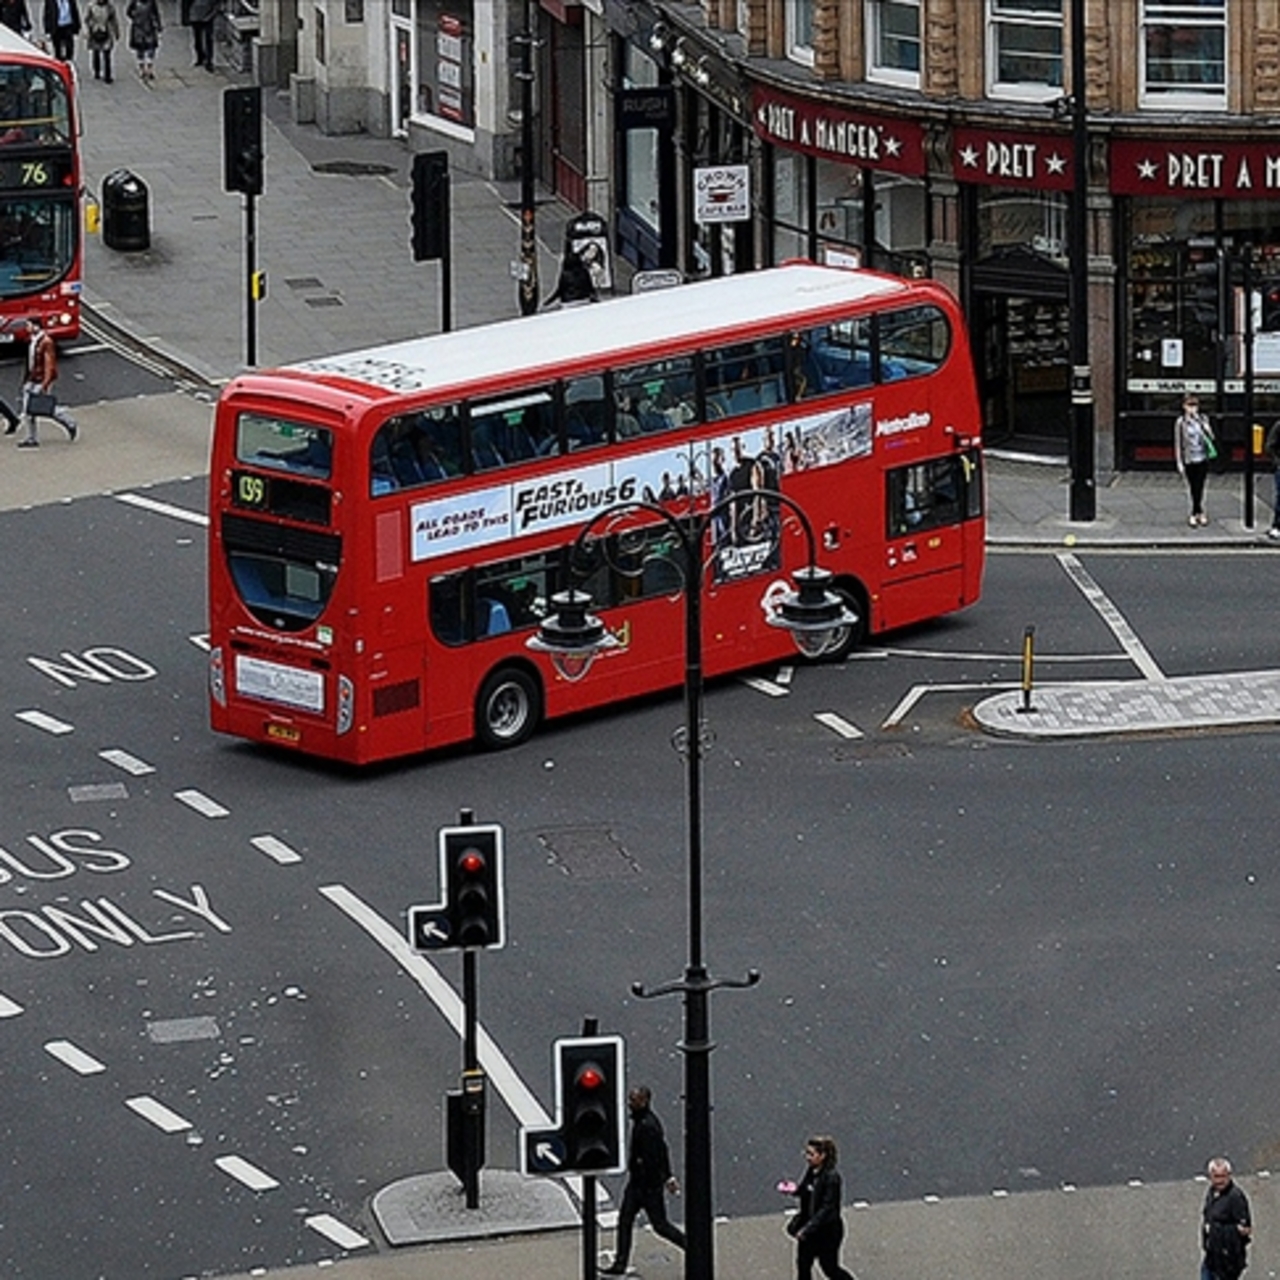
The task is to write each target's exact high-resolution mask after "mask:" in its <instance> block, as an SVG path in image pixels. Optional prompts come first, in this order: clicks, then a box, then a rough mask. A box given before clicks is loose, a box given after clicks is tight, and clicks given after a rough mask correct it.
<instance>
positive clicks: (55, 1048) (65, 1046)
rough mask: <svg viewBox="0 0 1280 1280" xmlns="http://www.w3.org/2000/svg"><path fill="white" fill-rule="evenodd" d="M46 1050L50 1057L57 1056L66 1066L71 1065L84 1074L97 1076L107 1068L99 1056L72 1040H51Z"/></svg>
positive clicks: (73, 1068) (72, 1068) (74, 1069)
mask: <svg viewBox="0 0 1280 1280" xmlns="http://www.w3.org/2000/svg"><path fill="white" fill-rule="evenodd" d="M44 1051H45V1053H47V1054H48V1055H49V1056H50V1057H52V1058H57V1060H58V1061H59V1062H61V1063H62V1065H63V1066H64V1067H70V1068H71V1070H72V1071H77V1072H79V1073H80V1075H82V1076H96V1075H97V1074H98V1072H100V1071H105V1070H106V1067H105V1066H103V1064H102V1063H101V1062H99V1061H98V1060H97V1058H95V1057H93V1055H92V1054H88V1053H85V1051H84V1050H83V1049H80V1048H77V1047H76V1046H75V1045H73V1044H72V1043H71V1041H70V1040H50V1041H49V1043H48V1044H46V1045H45V1047H44Z"/></svg>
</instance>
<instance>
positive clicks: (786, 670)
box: [773, 667, 796, 688]
mask: <svg viewBox="0 0 1280 1280" xmlns="http://www.w3.org/2000/svg"><path fill="white" fill-rule="evenodd" d="M795 673H796V669H795V667H779V668H778V674H777V675H776V676H774V677H773V678H774V679H775V680H776V681H777V682H778V683H779V684H780V685H782V686H783V687H784V688H785V687H786V686H787V685H789V684H790V683H791V677H792V676H793V675H795Z"/></svg>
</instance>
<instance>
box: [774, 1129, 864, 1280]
mask: <svg viewBox="0 0 1280 1280" xmlns="http://www.w3.org/2000/svg"><path fill="white" fill-rule="evenodd" d="M836 1160H837V1155H836V1144H835V1139H834V1138H828V1137H827V1136H826V1135H825V1134H824V1135H819V1136H817V1137H813V1138H810V1139H809V1141H808V1142H806V1143H805V1144H804V1162H805V1171H804V1177H803V1178H801V1179H800V1181H799V1182H798V1183H795V1182H780V1183H779V1184H778V1190H779V1191H781V1192H783V1193H784V1194H785V1195H793V1196H797V1197H798V1198H799V1200H800V1208H799V1210H798V1211H797V1212H796V1213H794V1214H792V1215H791V1217H790V1218H788V1219H787V1234H788V1235H789V1236H793V1237H794V1238H795V1242H796V1280H810V1278H811V1277H812V1275H813V1264H814V1263H815V1262H816V1263H817V1264H818V1266H819V1267H821V1268H822V1274H823V1275H825V1276H827V1277H828V1280H853V1276H851V1275H850V1274H849V1272H847V1271H846V1270H845V1269H844V1268H843V1267H842V1266H841V1265H840V1246H841V1244H842V1243H843V1242H844V1216H843V1212H842V1209H843V1204H842V1201H843V1190H842V1187H841V1182H840V1175H839V1173H837V1172H836Z"/></svg>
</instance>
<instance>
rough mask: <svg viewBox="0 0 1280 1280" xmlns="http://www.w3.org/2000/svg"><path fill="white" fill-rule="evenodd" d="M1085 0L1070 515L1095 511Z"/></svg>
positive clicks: (1076, 102) (1074, 235)
mask: <svg viewBox="0 0 1280 1280" xmlns="http://www.w3.org/2000/svg"><path fill="white" fill-rule="evenodd" d="M1084 33H1085V24H1084V0H1071V150H1072V153H1073V165H1074V179H1075V180H1074V183H1073V187H1072V192H1071V226H1070V231H1069V235H1070V241H1071V282H1070V283H1071V287H1070V290H1069V291H1068V296H1069V298H1070V303H1071V449H1070V452H1071V499H1070V509H1071V519H1072V520H1080V521H1089V520H1093V519H1094V518H1095V517H1096V516H1097V513H1098V493H1097V487H1096V485H1095V483H1094V463H1093V453H1094V431H1095V422H1094V413H1093V373H1092V370H1091V369H1090V365H1089V205H1088V200H1089V105H1088V103H1087V101H1086V100H1085V83H1084V80H1085V75H1084Z"/></svg>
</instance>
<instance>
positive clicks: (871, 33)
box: [866, 0, 920, 89]
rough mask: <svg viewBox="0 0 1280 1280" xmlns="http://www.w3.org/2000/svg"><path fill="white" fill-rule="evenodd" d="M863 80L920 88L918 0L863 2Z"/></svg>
mask: <svg viewBox="0 0 1280 1280" xmlns="http://www.w3.org/2000/svg"><path fill="white" fill-rule="evenodd" d="M866 13H867V79H868V80H878V81H880V82H882V83H885V84H897V85H902V86H903V87H905V88H908V89H918V88H919V87H920V0H867V9H866Z"/></svg>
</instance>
